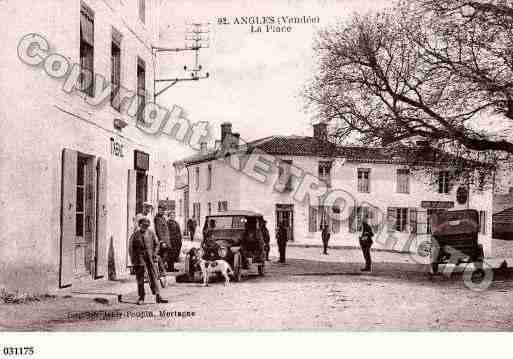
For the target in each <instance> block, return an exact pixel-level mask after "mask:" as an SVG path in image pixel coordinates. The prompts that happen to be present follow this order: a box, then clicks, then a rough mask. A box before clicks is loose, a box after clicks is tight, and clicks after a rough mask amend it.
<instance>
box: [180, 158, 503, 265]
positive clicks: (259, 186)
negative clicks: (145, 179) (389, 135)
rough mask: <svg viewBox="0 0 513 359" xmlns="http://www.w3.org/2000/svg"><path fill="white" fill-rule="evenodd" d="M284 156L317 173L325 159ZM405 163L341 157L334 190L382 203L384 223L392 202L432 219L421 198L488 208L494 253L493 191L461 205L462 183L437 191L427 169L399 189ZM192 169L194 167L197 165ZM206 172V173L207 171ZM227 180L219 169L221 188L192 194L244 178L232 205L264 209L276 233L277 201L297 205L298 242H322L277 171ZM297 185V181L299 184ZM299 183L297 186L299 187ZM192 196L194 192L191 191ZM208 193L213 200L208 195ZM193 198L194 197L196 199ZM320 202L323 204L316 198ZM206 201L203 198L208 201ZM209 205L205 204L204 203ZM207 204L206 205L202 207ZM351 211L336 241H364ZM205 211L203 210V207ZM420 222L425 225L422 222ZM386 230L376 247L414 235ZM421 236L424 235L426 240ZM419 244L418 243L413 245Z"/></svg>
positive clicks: (487, 236) (229, 187)
mask: <svg viewBox="0 0 513 359" xmlns="http://www.w3.org/2000/svg"><path fill="white" fill-rule="evenodd" d="M280 159H282V160H286V159H289V160H292V161H293V166H295V167H298V168H300V169H301V170H302V171H304V172H306V173H309V174H311V175H314V176H317V172H318V161H319V160H324V159H320V158H314V157H291V156H280ZM200 166H201V168H206V166H207V163H202V164H201V165H200ZM403 167H404V166H399V165H393V164H374V163H367V164H366V163H350V162H347V163H345V164H342V163H341V162H336V163H335V164H334V166H333V168H332V172H331V176H332V186H331V188H330V190H343V191H345V193H347V194H349V198H352V199H353V201H355V203H356V204H357V205H362V204H363V205H366V206H369V205H371V206H373V207H377V208H378V209H379V211H380V213H381V214H382V222H383V223H386V221H387V219H386V217H387V208H388V207H407V208H416V209H417V211H418V216H419V219H418V220H417V221H418V222H419V223H420V222H424V223H425V222H426V219H425V218H422V216H424V217H425V216H426V209H424V208H421V201H451V202H453V203H454V208H453V209H464V208H473V209H477V210H482V211H485V212H486V230H485V233H483V234H480V242H481V243H483V245H484V249H485V254H486V255H488V256H489V255H491V253H492V248H491V219H492V202H493V201H492V192H491V191H490V190H488V191H483V192H481V191H478V190H474V189H472V190H471V191H470V194H469V201H468V204H465V205H460V204H458V202H457V200H456V191H457V188H458V187H459V185H458V184H453V185H452V188H451V191H450V192H449V193H448V194H440V193H437V187H436V186H435V184H434V183H433V179H432V178H427V177H426V175H425V173H423V172H412V174H411V175H410V191H409V193H407V194H403V193H397V192H396V173H397V169H398V168H403ZM358 168H369V169H370V171H371V175H370V176H371V177H370V193H359V192H358V191H357V170H358ZM191 173H193V171H192V170H191ZM201 173H204V172H201ZM222 175H223V177H222V179H220V178H218V176H219V174H218V173H217V172H215V174H214V182H215V183H222V184H223V186H222V187H221V188H219V187H216V188H215V191H214V192H211V193H208V191H203V190H201V189H203V188H204V187H200V192H199V193H198V192H195V190H194V181H193V180H192V182H190V183H192V184H191V186H192V187H193V188H192V189H191V193H193V195H194V198H198V200H199V198H204V199H205V201H208V200H210V198H212V197H216V198H218V197H219V195H220V193H226V192H230V193H231V192H232V191H233V190H234V188H235V185H234V184H235V183H237V180H238V181H239V188H240V193H239V195H240V199H239V207H238V208H235V207H233V206H230V208H231V209H247V210H253V211H256V212H260V213H262V214H263V215H264V217H265V219H266V220H267V222H268V228H269V231H270V235H271V238H273V241H274V238H275V226H276V204H292V205H294V239H295V242H296V243H305V244H313V243H316V244H320V243H321V239H320V232H310V231H309V204H308V203H307V202H303V203H301V202H299V201H300V200H301V199H297V200H296V199H295V198H294V192H283V193H282V192H279V191H277V190H275V189H274V184H275V183H276V182H277V178H278V173H277V171H275V172H271V173H269V174H268V175H267V180H266V181H265V182H263V183H261V182H258V181H256V180H255V179H254V178H251V177H250V176H247V175H245V174H244V173H243V172H239V171H234V170H230V171H226V172H222ZM295 184H296V185H297V183H295ZM295 188H297V187H295ZM191 198H193V197H192V195H191ZM207 198H208V199H207ZM312 201H313V202H311V203H312V204H314V205H317V204H318V202H317V201H318V200H317V199H315V200H312ZM191 202H192V201H191ZM316 202H317V203H316ZM202 203H203V202H202ZM202 206H203V205H202ZM202 208H203V207H202ZM348 212H349V211H348V210H347V209H346V211H344V209H342V214H341V215H342V217H343V218H342V220H341V224H340V231H339V232H338V233H333V234H332V237H331V242H330V243H332V244H333V245H358V236H359V234H358V233H353V232H350V231H349V223H348V220H347V216H346V218H344V215H345V214H347V213H348ZM202 216H203V212H202ZM419 226H420V224H419ZM382 228H383V230H382V231H381V232H380V233H377V235H376V237H375V247H381V248H388V249H395V250H405V249H408V248H409V247H408V246H406V243H407V241H408V239H409V238H410V232H409V231H405V232H392V233H390V232H388V230H387V226H386V225H385V226H383V227H382ZM421 238H422V237H420V236H419V239H420V241H421ZM412 249H413V248H412Z"/></svg>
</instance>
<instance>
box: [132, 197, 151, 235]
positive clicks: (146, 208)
mask: <svg viewBox="0 0 513 359" xmlns="http://www.w3.org/2000/svg"><path fill="white" fill-rule="evenodd" d="M152 211H153V204H151V203H150V202H144V203H143V208H142V212H139V213H137V214H136V215H135V218H134V230H133V232H135V231H136V230H138V229H139V221H140V220H141V219H142V218H143V217H145V218H148V220H149V221H150V228H152V225H153V221H152V218H151V212H152ZM152 229H153V228H152Z"/></svg>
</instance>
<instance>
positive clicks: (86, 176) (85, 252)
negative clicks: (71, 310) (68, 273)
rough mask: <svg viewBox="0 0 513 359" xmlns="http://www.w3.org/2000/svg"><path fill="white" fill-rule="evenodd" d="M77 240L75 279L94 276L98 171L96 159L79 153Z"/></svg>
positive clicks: (74, 263)
mask: <svg viewBox="0 0 513 359" xmlns="http://www.w3.org/2000/svg"><path fill="white" fill-rule="evenodd" d="M76 178H77V180H76V193H77V196H76V200H75V201H76V204H75V209H76V210H75V239H74V242H73V247H74V249H73V254H74V255H73V273H74V277H75V278H81V277H86V276H90V275H91V274H92V259H93V253H94V216H95V212H96V211H95V209H96V208H95V207H96V206H95V193H94V192H95V191H94V187H95V186H94V182H95V179H96V171H95V168H94V158H93V157H92V156H87V155H84V154H81V153H79V154H78V156H77V177H76Z"/></svg>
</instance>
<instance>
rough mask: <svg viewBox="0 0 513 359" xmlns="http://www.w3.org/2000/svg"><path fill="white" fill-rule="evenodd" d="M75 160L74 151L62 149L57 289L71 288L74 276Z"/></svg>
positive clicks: (76, 156)
mask: <svg viewBox="0 0 513 359" xmlns="http://www.w3.org/2000/svg"><path fill="white" fill-rule="evenodd" d="M77 158H78V154H77V152H76V151H73V150H69V149H64V150H63V152H62V188H61V192H62V193H61V201H62V202H61V238H60V242H61V243H60V263H59V287H61V288H64V287H69V286H71V284H72V281H73V276H74V255H75V253H74V250H75V244H74V241H75V236H76V198H77V187H76V186H77Z"/></svg>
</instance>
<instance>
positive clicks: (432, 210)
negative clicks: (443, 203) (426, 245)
mask: <svg viewBox="0 0 513 359" xmlns="http://www.w3.org/2000/svg"><path fill="white" fill-rule="evenodd" d="M440 212H445V209H441V208H428V209H427V226H426V231H427V233H431V230H432V225H433V219H434V218H433V217H434V216H436V215H437V214H438V213H440Z"/></svg>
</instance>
